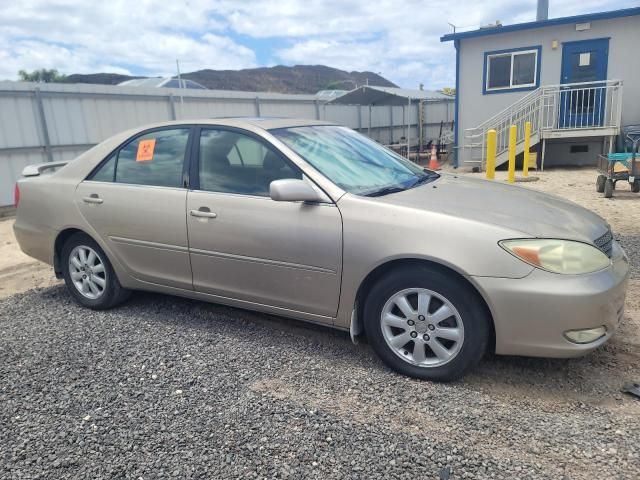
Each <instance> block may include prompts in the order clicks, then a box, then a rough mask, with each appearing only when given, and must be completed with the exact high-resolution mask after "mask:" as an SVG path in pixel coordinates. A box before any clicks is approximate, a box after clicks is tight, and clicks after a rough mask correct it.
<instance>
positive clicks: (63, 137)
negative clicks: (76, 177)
mask: <svg viewBox="0 0 640 480" xmlns="http://www.w3.org/2000/svg"><path fill="white" fill-rule="evenodd" d="M419 113H420V112H419V107H418V105H412V107H411V108H410V109H409V107H408V106H407V107H404V106H403V107H398V106H393V107H392V106H372V107H369V106H357V105H331V104H329V105H326V104H322V103H320V102H319V101H317V100H316V99H315V97H314V96H313V95H285V94H276V93H262V92H260V93H257V92H233V91H215V90H211V91H202V90H178V89H164V88H163V89H158V88H137V87H116V86H105V85H65V84H34V83H14V82H0V207H1V206H6V205H11V204H12V203H13V186H14V183H15V181H16V180H17V179H18V178H19V176H20V174H21V172H22V169H23V168H24V167H25V166H26V165H29V164H33V163H41V162H46V161H53V160H70V159H72V158H74V157H76V156H77V155H79V154H81V153H82V152H84V151H85V150H87V149H88V148H90V147H92V146H93V145H95V144H97V143H100V142H101V141H102V140H105V139H106V138H109V137H110V136H112V135H114V134H115V133H118V132H121V131H123V130H126V129H128V128H133V127H137V126H140V125H145V124H148V123H154V122H159V121H164V120H173V119H195V118H213V117H238V116H277V117H300V118H317V119H322V120H328V121H332V122H335V123H339V124H342V125H345V126H348V127H350V128H354V129H356V130H359V131H360V132H362V133H364V134H366V135H369V136H370V137H371V138H373V139H374V140H376V141H378V142H381V143H383V144H392V143H404V142H406V137H407V123H410V124H411V129H410V131H409V132H408V135H409V139H410V142H411V144H412V145H417V144H418V141H419V138H420V136H419V130H420V129H419V119H420V115H419ZM422 117H423V122H422V132H423V141H424V142H425V143H426V142H428V141H429V140H437V138H438V135H439V131H440V122H441V121H443V122H445V124H446V129H445V131H448V130H449V128H450V125H451V121H452V120H453V100H446V101H435V102H428V103H427V104H426V105H425V107H424V111H423V112H422Z"/></svg>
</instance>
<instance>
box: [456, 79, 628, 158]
mask: <svg viewBox="0 0 640 480" xmlns="http://www.w3.org/2000/svg"><path fill="white" fill-rule="evenodd" d="M621 113H622V81H621V80H606V81H602V82H588V83H565V84H562V85H550V86H548V85H547V86H543V87H539V88H537V89H535V90H533V91H531V92H530V93H529V94H527V95H525V96H524V97H522V98H521V99H519V100H518V101H517V102H515V103H514V104H512V105H511V106H509V107H508V108H506V109H504V110H503V111H501V112H499V113H498V114H496V115H494V116H493V117H491V118H490V119H488V120H486V121H485V122H483V123H481V124H480V125H478V126H477V127H474V128H469V129H466V130H465V131H464V138H463V145H462V150H463V158H464V163H466V164H469V165H473V166H479V167H480V168H481V169H482V170H484V169H485V161H486V143H485V142H486V139H487V132H488V131H489V130H491V129H494V130H495V131H496V137H497V148H496V150H497V151H496V166H497V165H501V164H502V163H504V162H506V161H507V160H508V156H509V128H510V127H511V125H516V127H517V128H518V133H517V139H516V155H518V154H520V153H522V152H523V151H524V126H525V123H526V122H531V146H532V147H533V146H534V145H536V144H537V143H539V142H540V141H544V140H545V139H548V138H570V137H590V136H602V137H606V136H609V137H610V138H613V136H615V135H617V134H618V132H619V130H620V119H621Z"/></svg>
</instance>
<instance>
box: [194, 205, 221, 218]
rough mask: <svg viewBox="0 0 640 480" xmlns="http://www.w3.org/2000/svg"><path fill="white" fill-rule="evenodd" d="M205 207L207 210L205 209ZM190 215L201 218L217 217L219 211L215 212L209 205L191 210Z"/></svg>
mask: <svg viewBox="0 0 640 480" xmlns="http://www.w3.org/2000/svg"><path fill="white" fill-rule="evenodd" d="M205 208H206V210H204V209H205ZM189 215H191V216H192V217H200V218H216V217H217V216H218V214H217V213H213V212H212V211H211V210H209V209H208V208H207V207H201V208H200V209H199V210H190V211H189Z"/></svg>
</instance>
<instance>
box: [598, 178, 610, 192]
mask: <svg viewBox="0 0 640 480" xmlns="http://www.w3.org/2000/svg"><path fill="white" fill-rule="evenodd" d="M606 181H607V177H605V176H604V175H598V178H597V179H596V192H598V193H602V192H604V183H605V182H606Z"/></svg>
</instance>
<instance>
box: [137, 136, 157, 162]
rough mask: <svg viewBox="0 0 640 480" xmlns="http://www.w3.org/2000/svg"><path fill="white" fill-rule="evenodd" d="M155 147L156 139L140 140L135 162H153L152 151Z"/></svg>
mask: <svg viewBox="0 0 640 480" xmlns="http://www.w3.org/2000/svg"><path fill="white" fill-rule="evenodd" d="M155 147H156V139H155V138H152V139H150V140H141V141H140V143H139V144H138V153H137V154H136V162H147V161H149V160H153V149H154V148H155Z"/></svg>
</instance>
